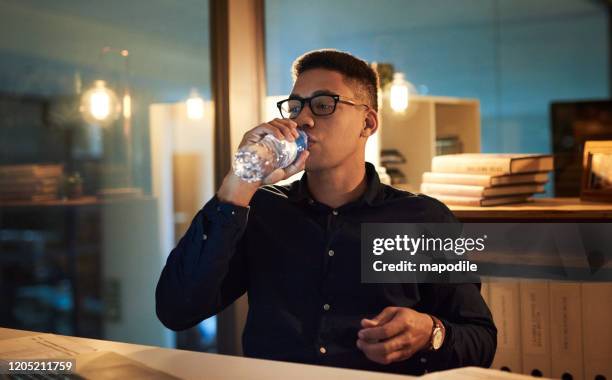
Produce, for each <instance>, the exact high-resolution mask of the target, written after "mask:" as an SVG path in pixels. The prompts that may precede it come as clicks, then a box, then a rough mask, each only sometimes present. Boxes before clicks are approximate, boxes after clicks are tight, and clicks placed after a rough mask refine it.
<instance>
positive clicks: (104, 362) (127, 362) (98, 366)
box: [76, 351, 178, 380]
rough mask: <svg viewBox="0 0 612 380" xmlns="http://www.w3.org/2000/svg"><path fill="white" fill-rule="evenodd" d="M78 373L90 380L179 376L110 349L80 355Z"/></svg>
mask: <svg viewBox="0 0 612 380" xmlns="http://www.w3.org/2000/svg"><path fill="white" fill-rule="evenodd" d="M76 373H77V374H78V375H80V376H83V377H84V378H86V379H88V380H113V379H133V380H139V379H142V380H178V377H174V376H172V375H169V374H167V373H165V372H162V371H158V370H156V369H153V368H151V367H148V366H146V365H144V364H142V363H139V362H137V361H135V360H132V359H129V358H127V357H125V356H122V355H119V354H117V353H114V352H110V351H98V352H93V353H87V354H83V355H79V356H78V357H77V358H76Z"/></svg>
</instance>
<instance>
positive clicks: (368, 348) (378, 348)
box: [357, 334, 414, 364]
mask: <svg viewBox="0 0 612 380" xmlns="http://www.w3.org/2000/svg"><path fill="white" fill-rule="evenodd" d="M357 347H358V348H359V349H360V350H361V351H363V353H364V354H365V355H366V357H367V358H368V359H370V360H372V361H375V362H377V363H380V364H389V363H392V362H394V361H400V360H405V359H407V358H409V357H410V356H412V354H413V353H414V350H413V349H412V347H411V345H410V344H409V342H408V338H407V337H406V335H404V334H401V335H398V336H396V337H394V338H391V339H388V340H386V341H383V342H378V343H371V342H367V341H365V340H363V339H359V340H357Z"/></svg>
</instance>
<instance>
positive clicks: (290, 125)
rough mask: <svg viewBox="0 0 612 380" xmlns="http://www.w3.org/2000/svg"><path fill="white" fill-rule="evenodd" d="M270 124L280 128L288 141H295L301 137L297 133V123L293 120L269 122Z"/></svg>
mask: <svg viewBox="0 0 612 380" xmlns="http://www.w3.org/2000/svg"><path fill="white" fill-rule="evenodd" d="M268 124H270V125H272V126H273V127H275V128H278V129H279V130H280V131H281V133H282V134H283V136H285V139H287V140H288V141H295V139H296V138H297V137H298V136H299V134H298V131H297V123H296V122H295V121H293V120H290V119H274V120H272V121H270V122H268Z"/></svg>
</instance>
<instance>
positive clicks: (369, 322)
mask: <svg viewBox="0 0 612 380" xmlns="http://www.w3.org/2000/svg"><path fill="white" fill-rule="evenodd" d="M397 311H398V308H397V307H393V306H389V307H385V308H384V309H383V311H381V312H380V314H378V315H377V316H375V317H374V318H372V319H367V318H364V319H362V320H361V327H364V328H366V327H373V326H378V325H382V324H385V323H387V322H389V321H390V320H391V319H392V318H393V317H394V316H395V314H396V313H397Z"/></svg>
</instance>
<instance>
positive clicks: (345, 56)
mask: <svg viewBox="0 0 612 380" xmlns="http://www.w3.org/2000/svg"><path fill="white" fill-rule="evenodd" d="M312 69H327V70H332V71H336V72H338V73H340V74H342V75H344V77H345V79H346V80H347V81H348V82H354V83H355V84H356V85H357V86H358V88H357V89H356V90H357V92H356V95H358V96H360V97H362V98H363V100H365V101H367V103H369V106H370V107H372V108H373V109H374V110H378V75H377V74H376V71H375V70H374V69H372V68H371V67H370V65H368V63H367V62H366V61H364V60H362V59H359V58H357V57H355V56H354V55H352V54H349V53H346V52H343V51H339V50H334V49H321V50H313V51H309V52H308V53H305V54H303V55H302V56H300V57H298V58H297V59H296V60H295V61H294V62H293V66H292V74H293V80H294V81H295V80H296V79H297V77H298V76H299V75H300V74H302V73H303V72H304V71H307V70H312Z"/></svg>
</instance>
